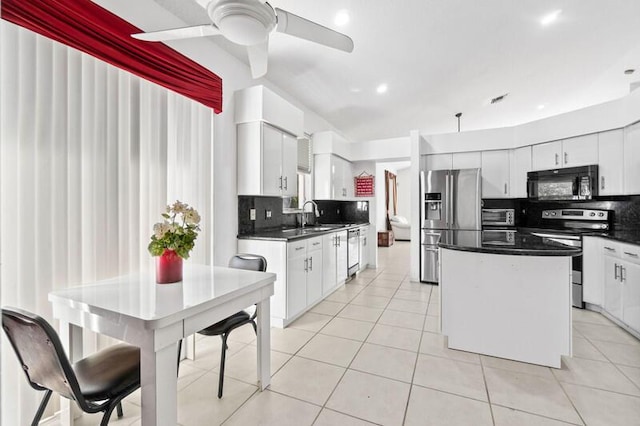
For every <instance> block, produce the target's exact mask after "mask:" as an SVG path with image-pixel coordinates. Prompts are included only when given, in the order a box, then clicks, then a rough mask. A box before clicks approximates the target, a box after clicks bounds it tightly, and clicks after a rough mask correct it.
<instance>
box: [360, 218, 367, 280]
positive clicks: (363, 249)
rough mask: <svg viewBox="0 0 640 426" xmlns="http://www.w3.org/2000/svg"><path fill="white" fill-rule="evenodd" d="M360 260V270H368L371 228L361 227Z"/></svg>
mask: <svg viewBox="0 0 640 426" xmlns="http://www.w3.org/2000/svg"><path fill="white" fill-rule="evenodd" d="M359 251H360V258H359V259H358V263H359V264H360V270H361V271H362V270H363V269H366V268H367V266H368V265H369V227H368V226H362V227H360V250H359Z"/></svg>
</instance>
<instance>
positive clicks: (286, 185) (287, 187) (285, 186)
mask: <svg viewBox="0 0 640 426" xmlns="http://www.w3.org/2000/svg"><path fill="white" fill-rule="evenodd" d="M288 180H289V177H288V176H285V177H284V189H285V191H286V190H287V189H289V183H288V182H287V181H288Z"/></svg>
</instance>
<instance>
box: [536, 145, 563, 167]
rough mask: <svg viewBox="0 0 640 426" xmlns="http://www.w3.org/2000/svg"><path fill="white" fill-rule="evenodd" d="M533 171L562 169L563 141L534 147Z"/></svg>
mask: <svg viewBox="0 0 640 426" xmlns="http://www.w3.org/2000/svg"><path fill="white" fill-rule="evenodd" d="M531 152H532V166H533V170H547V169H557V168H558V167H562V160H561V157H562V141H554V142H547V143H541V144H538V145H533V147H532V148H531Z"/></svg>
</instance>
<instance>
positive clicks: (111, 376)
mask: <svg viewBox="0 0 640 426" xmlns="http://www.w3.org/2000/svg"><path fill="white" fill-rule="evenodd" d="M2 328H4V331H5V332H6V333H7V337H8V338H9V342H10V343H11V346H12V347H13V349H14V351H15V352H16V355H17V356H18V361H20V364H21V365H22V370H23V371H24V374H25V376H26V377H27V381H28V382H29V384H30V385H31V387H32V388H34V389H36V390H39V391H45V394H44V397H43V398H42V402H40V407H38V411H37V412H36V415H35V417H34V418H33V421H32V423H31V424H32V425H33V426H35V425H37V424H38V422H39V421H40V418H41V417H42V414H43V413H44V410H45V408H46V407H47V403H48V402H49V398H51V394H52V393H53V392H56V393H58V394H60V395H62V396H63V397H65V398H67V399H70V400H72V401H76V403H77V404H78V406H79V407H80V408H81V409H82V411H84V412H86V413H98V412H104V416H103V417H102V421H101V422H100V425H102V426H104V425H106V424H107V423H109V418H110V417H111V413H112V412H113V409H114V408H116V407H117V413H118V417H122V415H123V414H122V405H121V401H122V399H123V398H125V397H126V396H127V395H129V394H130V393H131V392H133V391H135V390H136V389H138V388H139V387H140V349H139V348H137V347H135V346H130V345H125V344H118V345H114V346H111V347H109V348H107V349H104V350H102V351H100V352H97V353H95V354H93V355H91V356H89V357H87V358H84V359H81V360H80V361H78V362H76V363H75V364H71V363H70V362H69V359H68V358H67V356H66V355H65V353H64V349H63V348H62V343H61V342H60V339H59V337H58V334H57V333H56V332H55V331H54V329H53V328H52V327H51V325H49V323H48V322H47V321H46V320H45V319H43V318H41V317H39V316H38V315H34V314H32V313H29V312H26V311H23V310H20V309H15V308H3V309H2Z"/></svg>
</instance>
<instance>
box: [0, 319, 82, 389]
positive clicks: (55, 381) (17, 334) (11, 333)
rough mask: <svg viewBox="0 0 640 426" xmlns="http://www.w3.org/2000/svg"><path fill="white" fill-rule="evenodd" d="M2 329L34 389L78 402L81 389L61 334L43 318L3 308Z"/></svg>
mask: <svg viewBox="0 0 640 426" xmlns="http://www.w3.org/2000/svg"><path fill="white" fill-rule="evenodd" d="M2 328H3V329H4V331H5V333H6V334H7V337H8V338H9V342H10V343H11V346H12V347H13V350H14V351H15V353H16V355H17V356H18V360H19V361H20V364H21V365H22V370H23V371H24V374H25V375H26V376H27V381H28V382H29V384H30V385H31V387H33V388H34V389H37V390H44V389H50V390H52V391H54V392H56V393H59V394H60V395H62V396H64V397H66V398H69V399H71V400H76V397H75V395H80V387H79V386H78V381H77V379H76V376H75V373H74V372H73V369H72V368H71V364H70V363H69V359H68V358H67V356H66V355H65V353H64V349H63V347H62V343H61V342H60V339H59V337H58V334H57V333H56V332H55V330H54V329H53V328H52V327H51V325H49V323H48V322H47V321H46V320H45V319H44V318H41V317H39V316H38V315H35V314H32V313H30V312H26V311H23V310H20V309H15V308H3V309H2Z"/></svg>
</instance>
